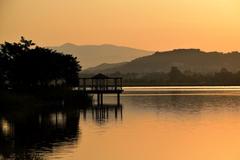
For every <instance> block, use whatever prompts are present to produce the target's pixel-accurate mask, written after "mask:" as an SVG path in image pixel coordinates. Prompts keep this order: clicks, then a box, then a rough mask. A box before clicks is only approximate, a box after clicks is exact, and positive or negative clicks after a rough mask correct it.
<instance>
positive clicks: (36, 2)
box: [0, 0, 240, 51]
mask: <svg viewBox="0 0 240 160" xmlns="http://www.w3.org/2000/svg"><path fill="white" fill-rule="evenodd" d="M239 17H240V1H239V0H0V19H1V23H0V42H3V41H16V40H18V39H19V38H20V36H21V35H23V36H25V37H26V38H28V39H32V40H34V42H36V43H37V44H39V45H42V46H53V45H61V44H63V43H66V42H69V43H74V44H79V45H84V44H106V43H107V44H116V45H124V46H130V47H135V48H141V49H147V50H168V49H174V48H201V49H203V50H206V51H212V50H218V51H233V50H240V21H239Z"/></svg>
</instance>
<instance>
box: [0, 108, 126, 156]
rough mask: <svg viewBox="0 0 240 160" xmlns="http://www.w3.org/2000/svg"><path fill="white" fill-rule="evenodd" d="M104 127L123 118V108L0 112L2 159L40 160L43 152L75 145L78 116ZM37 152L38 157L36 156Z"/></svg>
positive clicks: (0, 152)
mask: <svg viewBox="0 0 240 160" xmlns="http://www.w3.org/2000/svg"><path fill="white" fill-rule="evenodd" d="M82 115H83V118H84V119H85V120H87V119H93V120H94V121H96V122H97V124H101V125H102V124H105V123H106V122H107V121H108V120H110V119H111V118H114V119H119V118H120V119H122V105H119V106H118V105H104V106H101V107H98V106H93V107H92V108H86V109H82V110H77V109H72V110H70V109H69V110H67V111H62V110H61V111H54V112H49V111H48V112H40V113H32V114H30V113H27V115H26V114H24V113H20V112H18V113H17V114H14V113H11V114H10V113H5V114H4V113H1V114H0V160H1V156H3V159H4V158H10V159H11V158H12V159H42V158H44V156H43V154H44V153H45V152H52V151H53V150H54V149H56V147H60V146H64V145H71V144H74V143H76V141H77V140H78V138H79V137H78V136H79V132H80V131H79V130H80V129H79V124H80V116H82ZM37 153H39V154H37Z"/></svg>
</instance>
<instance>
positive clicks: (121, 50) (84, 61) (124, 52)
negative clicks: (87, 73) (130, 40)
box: [49, 43, 153, 69]
mask: <svg viewBox="0 0 240 160" xmlns="http://www.w3.org/2000/svg"><path fill="white" fill-rule="evenodd" d="M49 48H52V49H54V50H57V51H59V52H64V53H69V54H73V55H74V56H76V57H78V58H79V60H80V64H81V65H82V67H83V69H86V68H89V67H93V66H97V65H100V64H102V63H119V62H124V61H131V60H133V59H135V58H137V57H142V56H145V55H150V54H151V53H153V52H151V51H145V50H140V49H134V48H129V47H122V46H115V45H109V44H104V45H81V46H79V45H74V44H71V43H66V44H64V45H61V46H58V47H49Z"/></svg>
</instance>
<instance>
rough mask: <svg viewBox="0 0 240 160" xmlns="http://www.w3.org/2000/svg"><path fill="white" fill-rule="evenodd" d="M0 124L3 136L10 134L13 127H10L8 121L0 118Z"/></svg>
mask: <svg viewBox="0 0 240 160" xmlns="http://www.w3.org/2000/svg"><path fill="white" fill-rule="evenodd" d="M0 125H1V128H2V133H3V135H4V136H10V135H11V134H12V129H13V128H12V127H11V125H10V123H9V122H8V121H7V120H5V119H2V120H1V122H0Z"/></svg>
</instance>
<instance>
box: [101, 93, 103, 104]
mask: <svg viewBox="0 0 240 160" xmlns="http://www.w3.org/2000/svg"><path fill="white" fill-rule="evenodd" d="M102 105H103V94H102V93H101V106H102Z"/></svg>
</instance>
